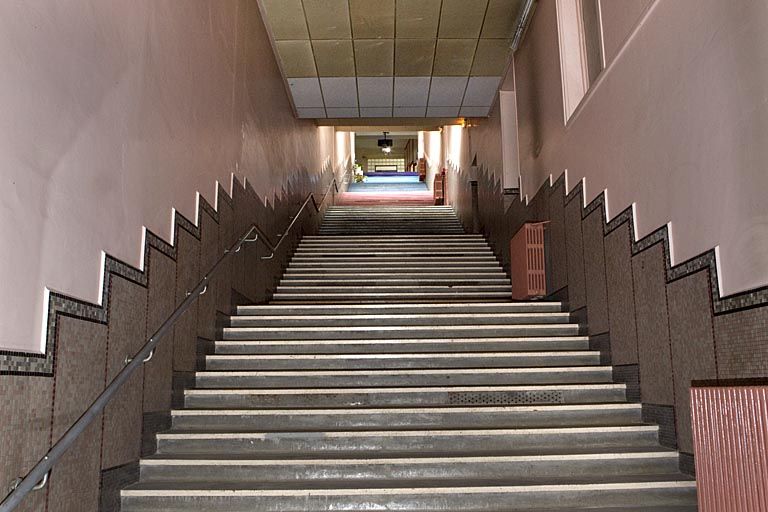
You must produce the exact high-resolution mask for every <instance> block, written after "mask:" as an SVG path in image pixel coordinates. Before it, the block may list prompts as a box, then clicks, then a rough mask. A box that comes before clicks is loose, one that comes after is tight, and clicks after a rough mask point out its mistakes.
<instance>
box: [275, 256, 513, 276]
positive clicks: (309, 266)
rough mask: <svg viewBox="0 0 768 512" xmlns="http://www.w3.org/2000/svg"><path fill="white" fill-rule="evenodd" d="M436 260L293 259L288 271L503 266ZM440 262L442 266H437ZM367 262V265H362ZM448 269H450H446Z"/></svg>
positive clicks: (440, 269)
mask: <svg viewBox="0 0 768 512" xmlns="http://www.w3.org/2000/svg"><path fill="white" fill-rule="evenodd" d="M433 260H434V261H421V259H419V260H415V259H403V258H400V259H380V258H379V259H370V260H365V261H363V259H362V258H356V259H350V258H346V259H345V258H343V257H339V258H321V259H318V261H296V260H293V261H291V263H290V265H289V266H288V271H293V272H299V271H301V272H307V271H308V270H312V271H315V270H314V269H331V270H334V269H337V268H345V269H347V270H352V271H354V272H361V271H362V272H371V271H372V270H374V269H376V270H379V269H383V270H386V271H388V272H395V273H396V272H399V271H400V270H406V269H408V270H415V271H421V269H432V270H433V271H435V272H446V271H448V270H459V271H461V272H467V271H469V272H484V271H488V272H501V271H502V269H501V266H500V265H499V263H498V261H496V260H491V259H486V260H485V261H474V260H458V259H454V258H447V259H444V260H437V259H434V258H433ZM437 263H439V264H440V266H439V267H438V266H436V264H437ZM362 264H365V266H361V265H362ZM446 269H448V270H446Z"/></svg>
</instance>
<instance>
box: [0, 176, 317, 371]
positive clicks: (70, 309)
mask: <svg viewBox="0 0 768 512" xmlns="http://www.w3.org/2000/svg"><path fill="white" fill-rule="evenodd" d="M329 173H330V170H329V169H328V168H325V169H323V171H321V172H320V173H317V174H316V175H314V176H310V175H309V173H308V172H307V171H302V172H299V173H296V175H294V176H293V179H292V180H289V181H290V183H288V184H287V186H283V188H282V190H281V193H282V195H281V196H279V197H278V196H275V197H274V198H272V200H271V201H266V202H265V201H263V200H262V199H261V198H260V196H259V195H258V194H257V193H256V191H255V190H254V189H253V187H252V186H251V185H250V183H248V181H247V180H244V181H243V183H241V182H240V180H238V179H237V177H235V176H233V178H232V195H229V194H228V193H227V192H226V191H225V190H224V187H222V186H221V184H219V185H218V187H217V191H216V196H217V197H216V202H217V205H220V204H222V202H223V203H224V204H227V205H229V206H230V207H232V208H234V206H235V200H234V195H235V194H241V193H244V194H245V196H246V201H255V202H256V203H257V204H261V205H266V207H267V208H272V209H274V208H275V206H274V205H277V204H278V203H282V202H284V201H292V199H293V195H294V194H295V193H298V192H299V191H300V190H301V189H302V188H303V189H304V190H315V189H316V188H317V185H318V184H319V183H324V182H326V181H327V182H328V183H330V180H329V179H328V177H329V176H328V174H329ZM302 178H305V179H306V180H307V181H306V183H307V186H306V187H300V186H299V185H300V180H301V179H302ZM203 214H206V215H208V216H210V217H211V218H212V219H213V220H214V221H215V222H216V223H217V224H219V212H218V211H217V209H216V208H214V207H213V206H212V205H211V204H210V203H209V202H208V201H207V200H206V199H205V198H204V197H203V196H202V195H198V209H197V225H195V224H194V223H193V222H192V221H191V220H189V219H187V218H186V217H185V216H184V215H182V214H181V213H179V212H178V211H175V213H174V221H173V227H174V229H173V242H172V243H169V242H167V241H165V240H163V239H162V238H161V237H160V236H158V235H157V234H155V233H153V232H152V231H150V230H148V229H147V230H146V232H145V243H144V261H148V259H149V251H150V249H152V248H153V249H156V250H158V251H160V252H161V253H163V254H165V255H166V256H168V257H169V258H171V259H173V260H174V261H175V260H176V247H177V241H178V233H179V230H180V229H183V230H184V231H187V232H188V233H190V234H191V235H192V236H194V237H195V239H197V240H200V226H201V225H202V215H203ZM103 276H104V281H103V283H102V298H101V305H98V304H93V303H90V302H87V301H83V300H80V299H77V298H74V297H69V296H67V295H65V294H63V293H59V292H53V291H52V292H50V293H49V297H48V320H47V326H46V352H45V354H37V353H30V352H20V351H10V350H0V375H27V376H41V377H53V369H54V367H55V365H54V355H55V353H56V339H57V337H56V332H57V325H58V319H59V317H60V316H62V315H64V316H68V317H72V318H76V319H80V320H86V321H92V322H97V323H101V324H106V323H107V322H108V321H109V318H108V315H109V279H110V278H111V276H118V277H122V278H124V279H127V280H129V281H131V282H133V283H135V284H137V285H139V286H143V287H146V286H147V273H146V271H142V270H140V269H138V268H136V267H133V266H132V265H129V264H128V263H125V262H123V261H121V260H119V259H118V258H115V257H113V256H111V255H109V254H107V255H106V256H105V258H104V272H103Z"/></svg>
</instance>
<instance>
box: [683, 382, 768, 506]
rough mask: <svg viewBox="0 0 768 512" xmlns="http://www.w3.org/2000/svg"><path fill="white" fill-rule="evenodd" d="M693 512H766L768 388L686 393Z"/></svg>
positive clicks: (714, 389)
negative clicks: (694, 500) (692, 466)
mask: <svg viewBox="0 0 768 512" xmlns="http://www.w3.org/2000/svg"><path fill="white" fill-rule="evenodd" d="M691 416H692V421H693V439H694V450H695V460H696V480H697V488H698V497H699V510H701V511H702V512H765V511H768V386H744V387H705V388H693V389H691Z"/></svg>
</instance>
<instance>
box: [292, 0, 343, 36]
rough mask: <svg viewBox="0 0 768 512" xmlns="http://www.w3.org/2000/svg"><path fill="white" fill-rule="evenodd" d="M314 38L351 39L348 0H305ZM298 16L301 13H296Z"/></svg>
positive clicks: (310, 28)
mask: <svg viewBox="0 0 768 512" xmlns="http://www.w3.org/2000/svg"><path fill="white" fill-rule="evenodd" d="M303 1H304V12H305V13H306V16H307V25H308V26H309V35H310V37H311V38H312V39H351V38H352V29H351V27H350V24H349V3H348V1H347V0H303ZM296 15H297V16H299V15H300V13H296Z"/></svg>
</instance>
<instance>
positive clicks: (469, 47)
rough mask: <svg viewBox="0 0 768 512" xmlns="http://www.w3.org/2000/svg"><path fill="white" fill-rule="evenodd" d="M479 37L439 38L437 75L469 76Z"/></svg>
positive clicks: (436, 55) (436, 64) (435, 68)
mask: <svg viewBox="0 0 768 512" xmlns="http://www.w3.org/2000/svg"><path fill="white" fill-rule="evenodd" d="M476 46H477V39H438V40H437V51H436V52H435V67H434V70H433V74H434V75H435V76H467V75H469V70H470V69H471V68H472V58H473V57H474V55H475V47H476Z"/></svg>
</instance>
